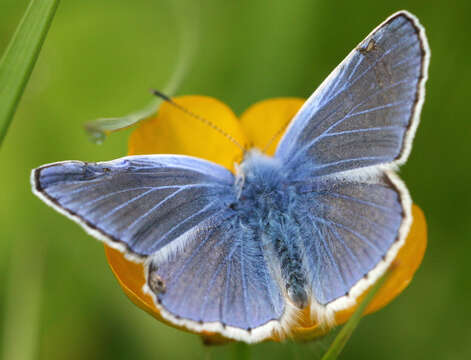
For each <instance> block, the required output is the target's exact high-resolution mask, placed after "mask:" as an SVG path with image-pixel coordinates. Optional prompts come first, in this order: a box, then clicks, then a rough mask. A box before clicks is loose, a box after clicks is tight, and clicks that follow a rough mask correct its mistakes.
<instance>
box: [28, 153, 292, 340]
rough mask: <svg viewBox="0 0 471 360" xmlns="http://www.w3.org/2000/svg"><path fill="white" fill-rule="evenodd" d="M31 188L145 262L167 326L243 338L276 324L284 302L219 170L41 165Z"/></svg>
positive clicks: (148, 162) (197, 164)
mask: <svg viewBox="0 0 471 360" xmlns="http://www.w3.org/2000/svg"><path fill="white" fill-rule="evenodd" d="M32 182H33V187H34V190H35V192H36V194H38V195H39V196H40V197H41V198H42V199H43V200H45V201H46V202H48V203H49V204H50V205H52V206H53V207H54V208H56V209H57V210H59V211H61V212H63V213H65V214H66V215H68V216H70V217H71V218H72V219H73V220H75V221H76V222H78V223H79V224H81V225H82V226H83V227H84V228H85V229H86V230H87V231H88V232H90V233H91V234H92V235H94V236H96V237H98V238H100V239H101V240H103V241H105V242H106V243H107V244H109V245H111V246H115V247H118V248H119V249H121V250H123V251H125V252H126V253H127V254H128V255H130V256H131V257H132V258H135V259H138V260H139V259H140V260H141V261H144V260H147V261H146V264H148V266H147V269H148V270H149V271H150V272H153V271H157V273H156V275H157V276H159V279H162V280H163V281H164V286H165V291H163V292H159V291H156V292H155V298H156V300H158V302H159V303H160V304H161V305H159V306H163V311H166V312H167V313H168V314H170V316H171V317H172V319H171V321H172V322H174V323H175V322H178V321H180V320H179V319H186V320H185V321H188V320H189V321H190V322H189V323H185V326H187V327H191V326H192V325H191V324H193V327H195V326H196V327H198V326H200V325H199V324H198V322H200V321H201V322H204V323H207V322H218V323H219V324H224V325H227V326H232V327H235V328H238V329H246V330H247V329H254V328H256V327H259V326H261V325H263V324H265V323H267V322H268V321H270V320H276V319H279V318H280V317H281V315H282V313H283V310H284V302H283V298H282V296H281V293H280V289H279V287H278V285H277V284H276V283H275V281H274V280H273V279H272V278H271V276H270V273H269V270H268V266H267V264H266V263H265V260H264V256H263V253H262V249H261V248H260V244H259V243H258V242H257V239H256V236H255V235H254V234H252V233H249V232H247V229H241V227H240V225H239V220H238V218H237V216H236V213H235V212H234V211H233V210H232V209H231V208H230V205H231V204H232V203H233V202H234V201H235V199H236V194H235V191H234V176H233V175H232V174H231V173H230V172H229V171H228V170H226V169H225V168H223V167H221V166H219V165H217V164H213V163H210V162H208V161H204V160H201V159H197V158H191V157H187V156H167V155H153V156H131V157H126V158H122V159H117V160H114V161H109V162H101V163H85V162H80V161H66V162H61V163H55V164H50V165H45V166H42V167H40V168H38V169H36V170H33V173H32ZM152 278H153V277H152V275H149V276H148V279H152ZM148 281H151V280H148ZM151 284H152V281H151V282H150V283H149V288H150V289H154V290H155V286H152V285H151ZM191 321H193V323H191ZM220 331H221V332H224V329H221V330H220ZM247 334H248V333H247ZM231 336H232V337H233V336H235V335H231ZM240 336H242V337H243V335H239V337H240ZM247 338H248V337H247Z"/></svg>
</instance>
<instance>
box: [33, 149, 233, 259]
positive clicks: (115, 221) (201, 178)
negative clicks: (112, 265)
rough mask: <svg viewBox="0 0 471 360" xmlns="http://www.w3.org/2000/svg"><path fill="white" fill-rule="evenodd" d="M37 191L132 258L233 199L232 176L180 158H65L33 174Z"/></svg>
mask: <svg viewBox="0 0 471 360" xmlns="http://www.w3.org/2000/svg"><path fill="white" fill-rule="evenodd" d="M31 182H32V187H33V191H34V193H35V194H36V195H37V196H39V197H40V198H41V199H42V200H43V201H45V202H46V203H47V204H48V205H50V206H52V207H53V208H54V209H56V210H57V211H59V212H61V213H63V214H64V215H66V216H68V217H69V218H71V219H72V220H74V221H75V222H77V223H78V224H80V225H81V226H82V227H83V228H84V229H85V230H86V231H87V232H88V233H90V234H91V235H93V236H94V237H96V238H98V239H99V240H102V241H104V242H105V243H106V244H107V245H109V246H111V247H114V248H117V249H118V250H121V251H123V252H124V253H126V255H127V256H128V257H129V258H130V259H133V260H135V261H142V260H143V259H144V258H146V257H147V256H149V255H150V254H152V253H154V252H156V251H158V250H159V249H162V248H163V247H165V246H167V245H169V244H170V243H171V242H172V241H174V240H176V239H178V238H179V237H180V236H182V235H183V234H185V233H186V232H188V231H190V230H192V229H194V228H197V227H198V226H200V225H201V224H202V223H204V222H205V221H206V220H207V219H210V218H211V217H213V216H215V215H217V214H218V213H219V212H221V211H223V209H225V208H227V204H228V203H230V202H231V201H232V196H233V194H234V193H233V183H234V176H233V175H232V174H231V173H230V172H229V171H228V170H227V169H225V168H223V167H221V166H219V165H217V164H214V163H211V162H209V161H205V160H201V159H197V158H192V157H189V156H178V155H148V156H128V157H124V158H121V159H117V160H113V161H108V162H100V163H86V162H81V161H65V162H59V163H53V164H48V165H44V166H41V167H39V168H37V169H34V170H33V171H32V174H31Z"/></svg>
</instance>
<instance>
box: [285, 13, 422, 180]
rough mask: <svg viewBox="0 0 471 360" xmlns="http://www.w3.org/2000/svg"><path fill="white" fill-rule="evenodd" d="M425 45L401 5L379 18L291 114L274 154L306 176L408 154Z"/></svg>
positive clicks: (396, 159)
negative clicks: (303, 170) (306, 172)
mask: <svg viewBox="0 0 471 360" xmlns="http://www.w3.org/2000/svg"><path fill="white" fill-rule="evenodd" d="M429 57H430V50H429V47H428V43H427V39H426V37H425V32H424V29H423V27H422V26H421V25H420V24H419V22H418V20H417V19H416V18H415V17H414V16H413V15H411V14H409V13H408V12H406V11H401V12H398V13H396V14H394V15H392V16H391V17H390V18H388V19H387V20H386V21H385V22H384V23H382V24H381V25H379V26H378V27H377V28H376V29H375V30H374V31H373V32H372V33H371V34H370V35H368V36H367V37H366V38H365V40H363V41H362V42H361V43H360V44H359V45H358V46H357V47H356V48H355V49H354V50H353V51H352V52H351V53H350V54H349V55H348V56H347V58H346V59H345V60H344V61H343V62H342V63H341V64H340V65H339V66H338V67H337V68H336V69H335V70H334V71H333V72H332V73H331V74H330V75H329V76H328V77H327V79H326V80H325V81H324V82H323V83H322V84H321V86H320V87H319V88H318V89H317V90H316V91H315V92H314V94H313V95H312V96H311V97H310V98H309V99H308V100H307V101H306V103H305V104H304V105H303V107H302V108H301V109H300V110H299V112H298V114H297V115H296V116H295V117H294V119H293V120H292V121H291V124H290V126H289V127H288V129H287V130H286V132H285V135H284V136H283V138H282V140H281V141H280V144H279V145H278V148H277V151H276V156H277V157H279V158H281V159H282V160H283V161H284V162H285V163H286V164H287V165H288V166H291V167H293V168H297V167H300V166H303V165H304V164H307V165H308V166H309V167H310V168H313V170H312V176H322V175H328V174H333V173H337V172H341V171H346V170H351V169H358V168H362V167H366V166H374V165H379V164H385V165H390V166H394V165H401V164H402V163H404V162H405V161H406V159H407V157H408V155H409V152H410V148H411V142H412V139H413V137H414V134H415V130H416V128H417V125H418V122H419V115H420V111H421V108H422V104H423V101H424V91H425V88H424V87H425V81H426V79H427V70H428V64H429Z"/></svg>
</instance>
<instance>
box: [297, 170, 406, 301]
mask: <svg viewBox="0 0 471 360" xmlns="http://www.w3.org/2000/svg"><path fill="white" fill-rule="evenodd" d="M299 192H300V194H302V198H303V200H302V203H303V204H304V205H303V206H301V207H300V209H302V210H301V211H299V213H298V215H297V216H298V217H299V219H298V223H299V224H301V225H300V226H301V228H302V231H301V232H300V233H301V234H302V242H303V247H304V249H305V260H304V264H305V266H306V268H307V274H308V277H309V286H310V289H311V292H312V294H313V296H314V297H315V299H316V301H317V302H318V303H320V304H321V305H324V306H325V305H328V304H329V303H332V302H333V301H335V300H337V299H339V298H341V297H343V296H345V295H350V293H351V292H352V288H354V286H355V285H356V284H357V283H358V282H359V281H360V280H362V279H363V278H368V276H370V277H371V279H370V280H373V281H374V278H375V277H376V276H377V275H375V274H373V276H371V275H372V274H371V273H370V272H371V271H373V270H374V269H378V264H381V263H382V262H383V260H386V261H390V260H391V259H392V258H393V257H394V256H395V253H394V254H393V252H394V251H397V250H398V248H399V247H400V246H401V245H402V243H401V242H402V241H403V240H404V239H403V234H402V232H403V230H401V229H403V228H404V229H407V228H408V226H409V219H410V215H409V214H408V211H409V210H408V207H410V203H408V202H409V201H410V200H409V196H408V194H407V190H405V188H403V186H402V182H400V180H399V179H398V178H397V176H395V175H394V174H392V173H390V172H388V173H385V174H384V175H382V176H378V177H376V178H372V179H369V180H368V181H367V182H363V181H356V180H345V181H343V182H338V181H336V180H333V179H324V180H322V181H317V182H315V183H309V184H308V183H306V184H303V185H301V186H300V190H299ZM394 246H395V247H394ZM393 247H394V251H391V249H392V248H393ZM384 265H385V266H386V262H384ZM381 270H384V267H383V269H381ZM355 295H358V294H355Z"/></svg>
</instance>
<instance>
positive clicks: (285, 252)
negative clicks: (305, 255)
mask: <svg viewBox="0 0 471 360" xmlns="http://www.w3.org/2000/svg"><path fill="white" fill-rule="evenodd" d="M286 175H287V174H286V173H284V172H283V167H282V163H281V162H280V161H279V160H278V159H276V158H273V157H269V156H266V155H264V154H262V153H260V152H259V151H257V150H253V151H251V152H249V153H248V154H247V156H246V158H245V160H244V162H243V163H242V165H241V174H240V177H239V179H238V181H237V182H236V193H237V194H238V198H237V200H236V202H234V203H233V204H232V208H233V209H234V211H236V212H237V215H238V217H237V218H238V221H240V223H241V228H242V229H247V230H248V231H250V232H252V233H255V234H257V238H258V239H259V241H260V242H261V243H262V246H263V249H264V256H265V260H266V262H267V263H268V264H270V268H271V269H272V274H271V275H272V276H273V277H275V278H276V277H277V274H280V275H281V279H279V281H280V282H281V284H280V285H281V286H282V287H283V288H284V291H285V293H286V294H287V296H288V297H289V299H290V300H291V301H292V302H293V303H294V304H295V305H296V306H297V307H298V308H301V309H302V308H304V307H306V306H307V305H308V295H307V292H306V289H305V286H306V278H305V275H304V274H305V270H306V269H305V268H304V266H303V263H302V259H301V258H302V253H301V250H300V248H299V241H300V238H299V232H300V229H299V225H298V224H297V223H296V218H298V217H299V216H298V214H297V212H299V211H300V208H303V207H302V206H300V205H301V204H300V196H301V194H299V193H298V192H297V188H296V186H293V185H290V183H289V182H288V177H287V176H286ZM243 231H244V230H243Z"/></svg>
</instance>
